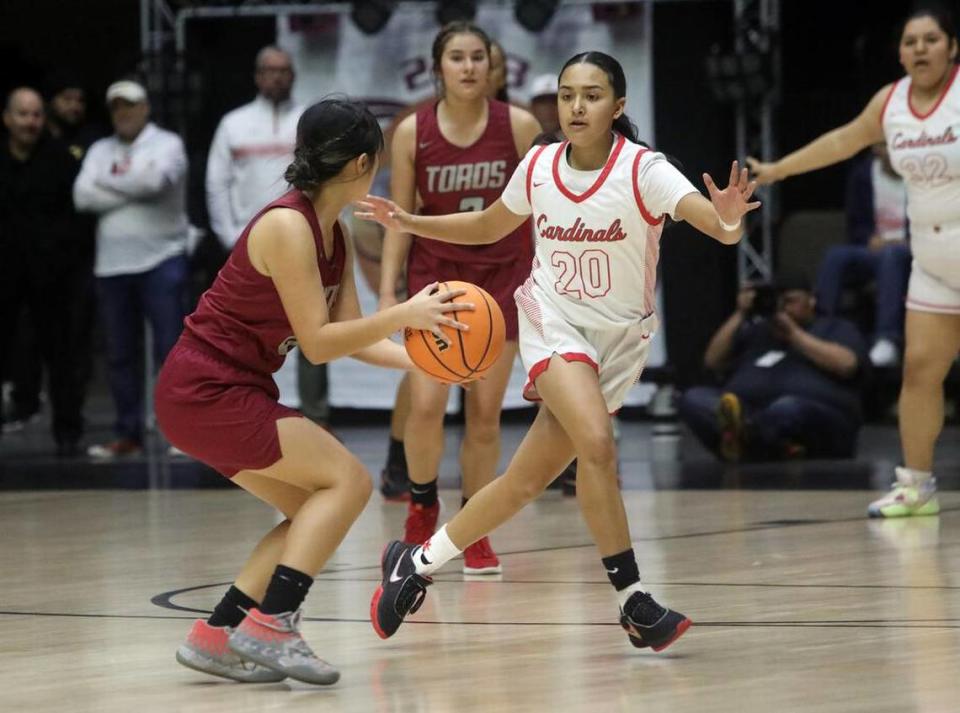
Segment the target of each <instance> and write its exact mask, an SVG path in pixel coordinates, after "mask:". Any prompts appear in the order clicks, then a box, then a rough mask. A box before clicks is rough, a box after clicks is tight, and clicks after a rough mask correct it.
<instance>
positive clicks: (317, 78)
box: [277, 4, 664, 409]
mask: <svg viewBox="0 0 960 713" xmlns="http://www.w3.org/2000/svg"><path fill="white" fill-rule="evenodd" d="M651 11H652V5H651V4H645V5H644V6H642V11H641V12H639V13H637V14H636V15H635V16H632V17H627V18H622V19H619V20H618V21H617V22H616V23H615V24H611V23H601V22H595V21H594V19H593V14H592V13H593V10H592V8H591V7H590V6H588V5H568V6H563V7H560V8H559V9H558V10H557V13H556V14H555V15H554V17H553V19H552V20H551V21H550V24H549V25H548V26H547V28H546V29H545V30H544V31H543V32H540V33H531V32H528V31H527V30H525V29H524V28H523V27H521V26H520V25H519V24H517V22H516V20H515V19H514V17H513V9H512V8H511V7H509V6H503V5H502V6H491V5H482V6H481V7H480V8H479V9H478V12H477V17H476V22H477V24H479V25H480V26H481V27H483V28H484V29H485V30H486V31H487V32H488V33H489V34H490V36H491V37H492V38H493V39H495V40H497V41H498V42H499V43H500V44H501V45H502V46H503V48H504V50H505V52H506V54H507V68H508V72H507V77H508V89H509V92H510V99H511V101H514V102H516V101H518V100H521V101H522V100H526V98H527V96H528V87H529V85H530V82H531V81H532V80H533V79H534V78H535V77H537V76H538V75H540V74H546V73H550V74H556V73H557V72H559V70H560V68H561V67H562V66H563V63H564V62H566V60H567V59H569V58H570V57H571V56H573V55H574V54H576V53H578V52H583V51H587V50H600V51H603V52H607V53H608V54H611V55H613V56H614V57H616V58H617V59H618V60H619V61H620V63H621V64H622V65H623V68H624V73H625V74H626V77H627V113H628V115H629V116H630V118H631V119H632V120H633V122H634V123H635V124H636V125H637V127H638V128H639V130H640V136H641V137H642V138H644V139H646V140H647V141H648V142H650V143H653V140H654V137H653V101H652V97H653V87H652V77H653V71H652V43H651V22H652V12H651ZM438 30H439V26H438V25H437V23H436V20H435V18H434V12H433V11H432V10H430V9H428V8H410V7H407V6H400V8H399V9H398V10H397V11H395V12H394V13H393V16H392V17H391V18H390V21H389V23H388V24H387V26H386V28H385V29H384V30H383V31H381V32H380V33H378V34H376V35H365V34H363V33H362V32H360V30H358V29H357V28H356V26H355V25H354V24H353V22H352V21H351V20H350V18H349V17H348V16H347V15H346V14H338V15H329V16H320V17H317V18H314V19H313V20H312V21H309V22H301V21H299V20H297V19H292V18H290V17H280V18H279V20H278V27H277V37H278V44H279V45H280V46H281V47H283V48H284V49H286V50H287V51H289V52H290V53H291V55H292V57H293V60H294V65H295V67H296V69H297V82H296V85H295V87H294V96H295V98H296V99H297V100H298V101H300V102H302V103H304V104H309V103H312V102H314V101H316V100H317V99H319V98H320V97H323V96H325V95H327V94H332V93H342V94H346V95H349V96H351V97H353V98H355V99H360V100H364V101H366V102H367V103H368V104H369V105H370V107H371V109H372V110H373V111H374V112H375V113H376V114H377V116H378V117H379V118H380V119H381V121H382V123H383V124H384V127H386V125H387V124H388V123H389V121H390V119H391V118H392V116H393V115H394V113H396V112H397V111H398V110H399V109H400V108H402V107H404V106H407V105H409V104H413V103H416V102H419V101H422V100H424V99H427V98H429V97H431V96H432V95H433V94H434V85H433V77H432V73H431V71H430V68H431V66H432V61H433V60H432V58H431V57H430V49H431V46H432V44H433V38H434V36H435V35H436V33H437V31H438ZM357 288H358V291H359V293H360V302H361V307H362V308H363V311H364V314H368V313H370V312H372V311H374V310H375V309H376V306H377V298H376V295H374V294H373V292H372V291H371V290H370V289H369V288H368V287H367V285H366V284H365V283H364V281H363V280H362V279H358V280H357ZM661 332H662V330H661ZM662 344H663V340H662V336H658V337H657V338H656V339H655V341H654V343H653V345H652V351H651V358H650V362H649V363H650V365H651V366H653V365H658V364H662V363H663V361H664V350H663V347H662ZM400 376H401V375H400V374H398V373H395V372H392V371H389V370H386V369H378V368H375V367H369V366H367V365H365V364H361V363H360V362H357V361H354V360H352V359H341V360H339V361H337V362H335V363H333V364H331V365H330V404H331V405H332V406H342V407H352V408H383V409H389V408H391V407H392V406H393V398H394V390H395V388H396V384H397V382H398V381H399V379H400ZM523 380H524V374H523V370H522V368H521V367H520V360H519V358H518V359H517V363H516V364H515V366H514V373H513V376H512V380H511V384H510V387H509V388H508V390H507V397H506V399H505V402H504V407H505V408H517V407H522V406H525V405H527V403H526V402H525V401H523V399H522V398H521V396H520V389H521V387H522V385H523ZM648 398H649V388H644V387H642V386H638V387H637V388H635V389H634V393H632V394H631V395H630V398H629V399H628V405H632V404H636V403H642V402H645V401H646V400H647V399H648ZM454 399H455V394H454V393H453V390H451V403H450V405H449V406H450V408H453V405H454Z"/></svg>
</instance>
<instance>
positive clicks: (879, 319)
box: [817, 243, 911, 344]
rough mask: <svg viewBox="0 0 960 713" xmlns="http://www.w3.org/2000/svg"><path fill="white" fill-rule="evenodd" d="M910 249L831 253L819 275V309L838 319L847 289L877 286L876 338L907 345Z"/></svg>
mask: <svg viewBox="0 0 960 713" xmlns="http://www.w3.org/2000/svg"><path fill="white" fill-rule="evenodd" d="M910 261H911V256H910V248H909V247H908V246H907V245H905V244H903V243H899V244H896V245H887V246H886V247H883V248H880V249H879V250H871V249H870V248H868V247H867V246H865V245H835V246H833V247H832V248H830V249H829V250H828V251H827V254H826V256H824V258H823V263H822V264H821V265H820V270H819V271H818V273H817V308H818V309H819V310H820V312H821V313H823V314H825V315H828V316H834V315H836V314H837V311H838V310H839V309H840V297H841V295H842V293H843V288H844V287H850V286H861V285H864V284H866V283H868V282H870V281H871V280H874V281H875V282H876V285H877V304H876V313H875V315H876V316H875V322H874V335H875V337H876V338H877V339H890V340H892V341H894V342H896V343H898V344H902V343H903V320H904V310H905V309H906V308H905V301H906V296H907V283H908V282H909V281H910Z"/></svg>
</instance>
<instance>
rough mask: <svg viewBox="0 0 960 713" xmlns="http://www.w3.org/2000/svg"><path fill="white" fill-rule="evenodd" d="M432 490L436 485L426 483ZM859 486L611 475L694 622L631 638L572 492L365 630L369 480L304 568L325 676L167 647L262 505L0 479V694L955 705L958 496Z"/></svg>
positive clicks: (383, 508) (677, 712) (147, 703)
mask: <svg viewBox="0 0 960 713" xmlns="http://www.w3.org/2000/svg"><path fill="white" fill-rule="evenodd" d="M442 496H443V497H444V499H445V500H446V502H447V503H451V504H452V503H456V502H457V501H458V497H459V493H457V492H454V491H443V492H442ZM870 496H871V494H870V493H868V492H866V491H843V490H839V491H837V490H834V491H796V490H791V491H776V490H760V491H740V490H709V491H708V490H682V491H670V490H667V491H628V492H627V493H626V499H627V504H628V511H629V515H630V521H631V523H632V528H633V538H634V543H635V546H636V548H637V552H638V555H639V557H640V561H641V570H642V572H643V574H644V578H645V581H646V583H647V584H648V586H649V588H650V589H651V591H653V592H654V593H655V595H656V596H657V597H658V598H660V599H661V600H662V601H664V602H666V603H668V604H669V605H671V606H673V607H675V608H677V609H679V610H681V611H683V612H684V613H686V614H687V615H689V616H690V617H691V618H692V619H693V620H694V622H695V625H694V627H693V628H692V629H691V630H690V631H689V632H688V633H687V634H686V636H684V638H682V639H681V640H680V641H678V642H677V643H676V644H675V645H674V646H673V647H671V648H670V649H668V650H667V651H666V652H664V653H662V654H653V653H647V652H644V651H638V650H635V649H633V648H632V647H631V646H630V645H629V644H628V642H627V639H626V637H625V636H624V634H623V633H622V631H621V630H620V628H619V627H618V626H617V623H616V618H617V616H616V614H617V611H616V604H615V600H614V597H613V595H612V592H611V591H610V587H609V585H608V584H607V583H606V578H605V575H604V572H603V570H602V568H601V566H600V564H599V562H598V560H597V556H596V554H595V551H594V549H593V547H592V546H591V545H590V543H589V537H588V535H587V531H586V529H585V527H584V526H583V524H582V522H581V520H580V518H579V514H578V512H577V508H576V503H575V501H573V500H571V499H564V498H562V497H561V496H560V495H559V494H558V493H555V492H550V493H547V494H546V495H545V496H544V497H543V498H542V499H541V500H539V501H538V502H536V503H535V504H533V505H532V506H531V507H529V508H528V509H527V510H525V511H524V512H523V513H521V514H520V516H518V517H517V518H516V519H515V520H514V521H512V522H510V523H509V524H507V525H506V526H505V527H503V528H502V529H501V530H500V531H498V532H497V533H496V534H495V536H494V537H493V542H494V545H495V547H496V548H497V550H498V551H499V553H500V555H501V557H502V560H503V564H504V574H503V575H502V576H500V577H496V578H486V579H475V580H473V581H466V580H465V578H464V576H463V575H462V574H461V573H460V571H459V561H454V562H452V563H451V564H449V565H448V566H447V567H446V568H445V569H444V571H443V572H442V573H441V574H440V575H439V576H438V577H437V580H438V581H437V583H436V585H435V586H434V587H433V588H432V589H431V590H430V592H429V597H428V600H427V602H426V604H425V605H424V606H423V608H422V609H421V610H420V612H419V613H417V614H416V615H415V616H414V617H413V618H412V619H411V620H410V621H409V623H408V624H406V625H405V626H404V627H403V628H402V629H401V631H400V632H399V633H398V634H397V635H396V636H395V637H394V638H393V639H390V640H389V641H386V642H383V641H381V640H380V639H378V638H377V636H376V635H375V634H374V632H373V630H372V628H371V627H370V624H369V623H368V619H367V615H368V604H369V599H370V594H371V592H372V590H373V589H374V587H375V584H376V580H377V579H378V567H377V561H378V557H379V553H380V549H381V546H382V544H383V542H384V540H385V539H387V538H388V537H389V536H392V535H394V534H396V533H398V532H400V528H401V527H402V521H403V517H404V508H403V507H402V506H397V505H391V504H386V503H384V502H382V501H381V500H380V498H379V496H378V495H375V496H374V498H373V499H372V500H371V503H370V505H369V506H368V508H367V510H366V511H365V513H364V514H363V516H362V518H361V520H360V521H359V522H358V523H357V524H356V526H355V527H354V528H353V530H352V531H351V533H350V535H349V536H348V538H347V540H346V542H345V543H344V545H343V547H341V549H340V550H339V551H338V552H337V554H336V556H335V558H334V559H333V560H332V561H331V562H330V563H329V566H328V567H327V569H326V570H325V571H324V572H322V573H321V574H320V575H319V576H318V578H317V582H316V584H315V585H314V587H313V589H312V591H311V593H310V596H309V598H308V601H307V610H306V613H307V616H308V617H309V618H308V619H307V621H306V623H305V625H304V632H305V634H306V636H307V638H308V640H309V641H310V642H311V643H312V644H313V646H314V647H315V649H316V650H317V651H318V653H319V654H320V655H321V656H323V657H324V658H326V659H328V660H330V661H331V662H334V663H335V664H337V665H338V666H339V667H340V669H341V671H342V673H343V677H342V679H341V681H340V682H339V683H338V684H337V685H336V686H333V687H331V688H326V689H323V688H315V687H311V686H308V685H304V684H299V683H281V684H272V685H263V686H249V685H246V686H245V685H240V684H235V683H231V682H227V681H224V682H220V681H219V680H217V679H207V678H205V677H204V676H202V675H200V674H197V673H194V672H192V671H189V670H187V669H184V668H181V667H180V666H179V665H178V664H176V663H175V661H174V659H173V653H174V651H175V649H176V647H177V646H178V645H179V643H180V641H181V639H182V638H183V637H184V635H185V634H186V632H187V629H188V627H189V623H190V620H191V619H192V618H194V617H195V616H198V615H203V614H204V613H205V612H207V611H209V610H210V609H211V607H212V606H213V604H214V603H215V601H216V600H217V599H218V598H219V596H220V594H221V592H222V591H223V589H224V586H225V584H226V583H228V582H229V581H230V580H231V577H232V575H233V574H234V573H235V571H236V569H237V567H238V566H239V564H240V563H241V561H242V559H243V558H244V556H245V554H246V553H247V551H248V550H249V549H250V548H251V547H252V545H253V544H254V542H255V541H256V540H257V538H258V537H259V535H260V534H261V533H262V532H264V531H266V530H267V529H268V528H269V527H270V526H271V524H272V523H273V522H274V515H273V513H272V512H271V511H270V510H269V508H267V507H266V506H263V505H261V504H259V503H257V502H256V501H255V500H254V499H253V498H251V497H249V496H247V495H245V494H243V493H241V492H239V491H233V490H179V491H170V490H166V491H163V490H147V491H115V490H101V491H60V492H58V491H47V492H8V493H2V494H0V522H2V523H3V547H2V549H0V564H2V571H3V573H4V576H3V582H4V586H3V593H2V596H0V627H2V629H0V631H2V636H0V670H2V672H3V675H4V679H5V680H4V685H3V686H0V710H2V711H103V712H108V711H124V712H126V711H139V712H146V711H190V712H206V711H211V712H213V711H230V712H232V713H242V712H244V711H275V710H276V711H300V710H304V711H306V710H310V711H328V710H329V711H364V712H379V711H397V712H403V713H419V712H421V711H444V712H446V711H449V712H451V713H466V712H467V711H671V712H673V713H685V712H687V711H711V712H715V711H743V712H745V713H752V712H754V711H757V712H760V711H763V712H765V713H766V712H770V711H775V712H777V713H783V712H785V711H808V710H809V711H826V712H829V711H837V712H852V711H863V712H864V713H867V712H870V713H880V712H885V711H890V712H891V713H893V712H897V713H902V712H904V711H910V712H916V713H934V712H935V713H948V712H950V711H957V710H960V678H958V675H960V579H958V577H957V574H956V573H957V572H958V570H960V493H957V492H948V493H944V494H943V495H942V499H941V504H942V506H943V507H944V510H945V512H944V513H943V514H942V515H941V516H940V517H939V518H924V519H914V520H909V521H898V522H874V521H869V520H867V519H865V518H864V517H863V516H862V515H863V511H864V505H865V503H866V502H867V500H868V499H869V497H870Z"/></svg>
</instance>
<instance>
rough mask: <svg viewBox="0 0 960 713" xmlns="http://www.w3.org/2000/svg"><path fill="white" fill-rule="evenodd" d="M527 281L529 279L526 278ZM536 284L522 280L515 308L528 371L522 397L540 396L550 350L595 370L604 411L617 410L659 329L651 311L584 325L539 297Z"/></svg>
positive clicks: (534, 398) (520, 341)
mask: <svg viewBox="0 0 960 713" xmlns="http://www.w3.org/2000/svg"><path fill="white" fill-rule="evenodd" d="M527 284H529V283H527ZM538 292H539V290H538V288H537V287H536V285H533V286H532V288H530V287H528V286H527V285H521V286H520V287H519V288H518V289H517V291H516V293H515V297H516V300H517V306H518V307H519V309H518V310H517V312H518V317H519V326H520V336H519V346H520V359H521V360H522V361H523V367H524V369H525V370H526V372H527V383H526V385H525V386H524V388H523V397H524V398H525V399H527V400H528V401H540V400H541V399H540V396H539V394H537V377H539V376H540V375H541V374H543V372H545V371H546V370H547V368H548V367H549V364H550V359H551V357H553V355H554V354H557V355H559V356H561V357H563V358H564V359H565V360H567V361H582V362H584V363H586V364H589V365H590V366H592V367H593V368H594V370H595V371H596V372H597V376H598V377H599V380H600V391H601V393H602V394H603V398H604V401H606V404H607V411H609V412H610V413H615V412H617V411H618V410H619V409H620V407H621V406H622V405H623V401H624V399H625V398H626V396H627V392H628V391H630V389H631V387H632V386H633V385H634V384H635V383H636V382H637V380H638V379H639V378H640V374H641V372H642V371H643V367H644V364H646V362H647V353H648V352H649V350H650V342H651V340H652V338H653V335H654V333H655V332H656V329H657V316H656V315H655V314H651V315H649V316H647V317H645V318H644V319H643V320H641V321H640V322H639V323H636V324H631V325H626V326H624V327H622V328H619V329H609V328H605V329H602V330H600V329H588V328H584V327H577V326H574V325H572V324H570V323H569V322H567V321H566V320H565V319H564V318H563V317H562V316H561V315H560V313H559V311H558V310H557V309H556V308H555V307H553V306H552V305H551V303H550V302H549V301H548V300H545V299H542V298H540V299H538V296H539V295H538Z"/></svg>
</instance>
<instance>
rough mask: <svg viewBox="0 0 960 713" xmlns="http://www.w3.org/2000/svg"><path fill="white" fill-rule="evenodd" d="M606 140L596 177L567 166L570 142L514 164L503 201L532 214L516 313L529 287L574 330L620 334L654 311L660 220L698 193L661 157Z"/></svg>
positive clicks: (540, 149) (538, 150)
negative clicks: (527, 269)
mask: <svg viewBox="0 0 960 713" xmlns="http://www.w3.org/2000/svg"><path fill="white" fill-rule="evenodd" d="M614 138H615V140H614V144H613V148H612V150H611V152H610V155H609V157H608V159H607V162H606V165H605V166H604V167H603V168H602V169H601V170H599V171H592V172H584V171H575V170H574V169H572V168H570V167H569V165H568V164H567V159H566V153H567V147H568V146H569V143H568V142H563V143H559V144H550V145H548V146H540V147H534V148H533V149H531V151H530V152H529V153H528V154H527V155H526V157H525V158H524V160H523V161H522V162H521V164H520V166H518V167H517V171H516V173H515V174H514V176H513V178H512V179H511V181H510V184H509V185H508V187H507V189H506V190H505V191H504V194H503V196H502V200H503V202H504V205H506V207H507V208H508V209H510V210H511V211H512V212H514V213H517V214H520V215H526V214H528V213H532V216H533V230H534V236H535V239H536V253H535V256H534V260H533V269H532V272H531V274H530V278H529V279H528V280H527V282H526V283H525V284H524V285H523V286H521V287H520V289H519V290H518V302H519V304H520V306H521V308H523V307H524V302H525V297H526V299H530V298H531V297H532V291H533V290H535V291H536V299H537V300H547V301H549V302H550V304H551V305H552V306H554V307H556V308H557V310H558V311H559V312H560V314H562V315H563V318H564V319H565V320H567V321H569V322H570V323H571V324H573V325H576V326H579V327H585V328H590V329H604V328H610V327H613V328H620V327H624V326H626V325H630V324H636V323H638V322H639V321H640V320H642V319H643V318H644V317H647V316H648V315H650V314H652V313H653V311H654V307H655V297H654V288H655V286H656V275H657V259H658V256H659V252H660V243H659V241H660V233H661V231H662V230H663V214H664V213H669V214H671V215H672V214H673V211H674V209H675V208H676V205H677V203H678V202H679V200H680V198H682V197H683V196H685V195H687V194H689V193H692V192H696V189H695V188H694V187H693V185H692V184H691V183H690V182H689V181H688V180H687V179H686V178H685V177H684V176H683V174H681V173H680V172H679V171H677V170H676V169H675V168H674V167H673V166H671V165H670V163H669V162H668V161H667V160H666V159H665V158H664V156H663V154H659V153H655V152H653V151H651V150H649V149H647V148H644V147H643V146H640V145H638V144H634V143H632V142H630V141H627V140H626V139H625V138H624V137H623V136H620V135H619V134H617V135H615V137H614ZM531 167H532V168H531Z"/></svg>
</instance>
